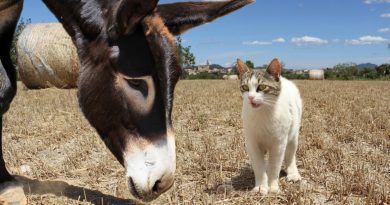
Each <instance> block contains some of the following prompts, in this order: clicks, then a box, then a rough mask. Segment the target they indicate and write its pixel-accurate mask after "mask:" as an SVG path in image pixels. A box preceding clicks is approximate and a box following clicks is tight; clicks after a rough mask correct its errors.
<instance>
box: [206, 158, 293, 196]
mask: <svg viewBox="0 0 390 205" xmlns="http://www.w3.org/2000/svg"><path fill="white" fill-rule="evenodd" d="M286 175H287V174H286V172H285V171H284V170H281V171H280V174H279V178H281V177H285V176H286ZM221 185H230V186H231V187H232V189H233V190H234V191H250V190H252V189H253V188H254V187H255V174H254V172H253V169H252V167H251V166H250V165H248V166H245V167H243V168H241V170H240V173H239V174H238V175H237V176H234V177H232V178H231V179H230V180H228V181H226V182H224V183H223V184H217V185H215V186H214V187H213V188H211V189H207V190H205V192H206V193H208V194H215V193H217V192H218V187H221Z"/></svg>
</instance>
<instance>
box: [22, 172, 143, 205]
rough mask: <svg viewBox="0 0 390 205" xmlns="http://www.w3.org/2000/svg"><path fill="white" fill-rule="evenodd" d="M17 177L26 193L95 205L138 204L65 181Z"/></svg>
mask: <svg viewBox="0 0 390 205" xmlns="http://www.w3.org/2000/svg"><path fill="white" fill-rule="evenodd" d="M15 178H16V179H17V180H18V181H19V182H21V183H23V188H24V192H25V193H26V194H35V195H44V194H53V195H55V196H64V197H67V198H69V199H73V200H76V201H84V202H89V203H92V204H95V205H101V204H104V205H115V204H118V205H119V204H136V203H135V202H134V201H131V200H129V199H121V198H117V197H114V196H111V195H107V194H104V193H102V192H100V191H97V190H91V189H87V188H83V187H78V186H74V185H70V184H68V183H66V182H64V181H39V180H36V179H29V178H26V177H23V176H16V177H15Z"/></svg>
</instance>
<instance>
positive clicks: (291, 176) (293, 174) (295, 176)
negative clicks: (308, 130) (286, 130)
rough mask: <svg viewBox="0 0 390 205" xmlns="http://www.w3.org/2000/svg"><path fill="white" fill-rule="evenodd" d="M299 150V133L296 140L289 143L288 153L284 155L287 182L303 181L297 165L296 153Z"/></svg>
mask: <svg viewBox="0 0 390 205" xmlns="http://www.w3.org/2000/svg"><path fill="white" fill-rule="evenodd" d="M297 149H298V133H297V134H296V135H295V137H294V139H293V140H291V141H290V142H288V144H287V148H286V152H285V154H284V162H285V165H286V172H287V181H292V182H296V181H299V180H301V175H300V174H299V172H298V168H297V163H296V157H295V156H296V151H297Z"/></svg>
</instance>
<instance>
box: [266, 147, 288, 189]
mask: <svg viewBox="0 0 390 205" xmlns="http://www.w3.org/2000/svg"><path fill="white" fill-rule="evenodd" d="M284 151H285V146H280V145H279V146H274V147H273V148H272V149H270V151H269V159H268V165H267V175H268V184H269V192H270V193H276V194H277V193H280V188H279V173H280V170H281V168H282V163H283V158H284Z"/></svg>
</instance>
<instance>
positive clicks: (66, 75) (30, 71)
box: [16, 23, 80, 89]
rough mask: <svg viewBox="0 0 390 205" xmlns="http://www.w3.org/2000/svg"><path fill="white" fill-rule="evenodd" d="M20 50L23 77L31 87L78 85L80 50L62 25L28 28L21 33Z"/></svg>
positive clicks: (19, 62)
mask: <svg viewBox="0 0 390 205" xmlns="http://www.w3.org/2000/svg"><path fill="white" fill-rule="evenodd" d="M16 49H17V54H18V56H17V57H18V69H19V76H20V79H21V80H22V82H23V83H24V84H25V85H26V87H27V88H30V89H40V88H48V87H57V88H75V87H76V86H77V78H78V76H79V70H80V63H79V59H78V56H77V50H76V48H75V46H74V45H73V42H72V40H71V38H70V37H69V35H68V34H67V33H66V31H65V30H64V28H63V27H62V25H61V24H60V23H45V24H31V25H28V26H27V27H26V28H25V29H24V30H23V32H22V33H21V34H20V36H19V39H18V42H17V45H16Z"/></svg>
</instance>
